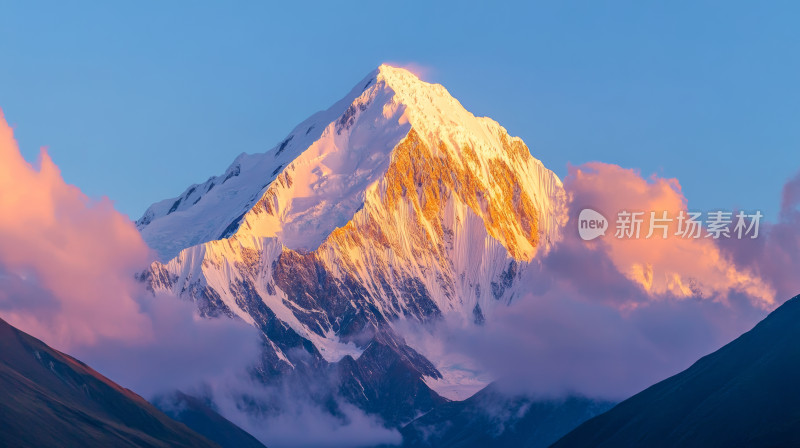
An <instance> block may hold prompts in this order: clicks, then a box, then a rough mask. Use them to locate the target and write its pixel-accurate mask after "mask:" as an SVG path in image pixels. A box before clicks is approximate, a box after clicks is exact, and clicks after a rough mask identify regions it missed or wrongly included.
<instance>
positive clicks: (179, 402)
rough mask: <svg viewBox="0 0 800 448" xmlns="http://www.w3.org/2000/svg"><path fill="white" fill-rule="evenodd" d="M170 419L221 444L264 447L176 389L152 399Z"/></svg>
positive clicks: (227, 447) (238, 447)
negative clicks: (154, 399)
mask: <svg viewBox="0 0 800 448" xmlns="http://www.w3.org/2000/svg"><path fill="white" fill-rule="evenodd" d="M153 404H155V405H156V406H157V407H158V408H159V409H161V410H162V411H164V413H165V414H167V415H168V416H170V417H172V418H173V419H175V420H177V421H179V422H181V423H183V424H185V425H186V426H188V427H189V428H191V429H192V430H194V431H197V433H199V434H202V435H203V436H205V437H207V438H209V439H210V440H213V441H214V442H216V443H218V444H219V445H220V446H221V447H222V448H265V447H264V445H263V444H262V443H261V442H259V441H258V439H256V438H255V437H253V436H251V435H250V434H248V433H247V432H246V431H244V430H243V429H241V428H239V427H238V426H236V425H234V424H233V423H231V422H229V421H228V420H226V419H225V418H224V417H222V416H221V415H219V414H218V413H217V411H216V410H214V409H213V408H212V407H211V406H210V405H209V404H208V403H206V402H205V401H203V400H201V399H199V398H196V397H192V396H190V395H186V394H184V393H182V392H176V393H174V394H172V395H170V396H165V397H161V398H160V399H158V400H156V401H154V402H153Z"/></svg>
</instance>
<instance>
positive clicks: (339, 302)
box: [137, 65, 564, 423]
mask: <svg viewBox="0 0 800 448" xmlns="http://www.w3.org/2000/svg"><path fill="white" fill-rule="evenodd" d="M563 200H564V193H563V190H562V187H561V182H560V181H559V179H558V178H557V177H556V176H555V175H554V174H553V173H552V172H551V171H549V170H548V169H546V168H545V167H544V166H543V165H542V164H541V163H540V162H539V161H538V160H536V159H534V158H533V157H532V156H531V154H530V152H529V150H528V148H527V147H526V146H525V144H524V143H523V142H522V141H521V140H520V139H519V138H515V137H511V136H509V135H508V134H507V132H506V131H505V129H504V128H502V127H501V126H500V125H499V124H497V123H496V122H495V121H493V120H491V119H488V118H479V117H475V116H474V115H472V114H471V113H469V112H468V111H466V110H465V109H464V108H463V107H462V106H461V105H460V103H458V101H457V100H455V99H454V98H453V97H452V96H450V95H449V93H448V92H447V91H446V90H445V89H444V87H442V86H440V85H432V84H428V83H425V82H423V81H421V80H419V79H418V78H417V77H415V76H414V75H413V74H411V73H409V72H408V71H405V70H403V69H398V68H394V67H389V66H386V65H383V66H381V67H380V68H379V69H378V70H376V71H375V72H373V73H371V74H370V75H369V76H367V77H366V78H365V79H364V80H362V82H360V83H359V84H358V85H357V86H356V87H355V88H354V89H353V90H352V91H351V92H350V93H349V94H348V95H347V96H346V97H345V98H343V99H342V100H341V101H339V102H338V103H337V104H335V105H334V106H332V107H331V108H330V109H328V110H326V111H323V112H319V113H317V114H315V115H314V116H312V117H311V118H309V119H308V120H306V121H305V122H303V123H301V124H300V125H299V126H298V127H297V128H295V129H294V130H293V131H292V133H291V134H290V135H289V136H288V137H287V138H286V139H284V140H283V141H282V142H281V143H279V144H278V145H277V146H276V147H275V148H273V149H271V150H269V151H267V152H266V153H263V154H256V155H244V154H243V155H241V156H239V157H238V158H237V159H236V161H234V163H233V164H232V165H231V167H229V168H228V170H226V172H225V173H224V174H222V175H220V176H218V177H213V178H211V179H209V180H208V181H206V182H205V183H203V184H200V185H193V186H191V187H190V188H188V189H187V190H186V192H184V193H183V194H182V195H181V196H180V197H178V198H173V199H168V200H165V201H162V202H159V203H157V204H154V205H153V206H151V207H150V208H149V209H148V210H147V212H146V213H145V214H144V216H143V217H142V218H141V219H140V220H139V221H137V226H138V228H139V229H140V231H141V232H142V235H143V236H144V238H145V240H146V241H147V242H148V243H149V244H150V245H151V246H152V247H153V248H154V249H156V250H157V251H158V252H159V254H160V255H161V256H162V258H163V260H162V261H158V262H155V263H153V265H152V266H151V269H150V270H149V271H147V272H145V273H143V274H142V276H141V279H142V280H143V281H145V282H147V283H148V284H149V286H150V287H151V288H152V289H153V290H154V291H171V292H174V293H177V294H180V295H181V296H182V297H186V298H187V299H190V300H193V301H194V302H195V303H196V304H197V305H198V307H199V309H200V312H201V314H202V315H204V316H207V317H218V316H223V315H224V316H228V317H235V318H241V319H243V320H245V321H247V322H249V323H251V324H253V325H255V326H257V327H258V328H260V329H261V330H262V332H263V334H264V336H265V339H264V340H265V343H264V344H265V350H264V359H263V363H262V369H261V372H260V373H261V374H262V375H263V378H264V380H265V381H270V379H274V378H278V377H282V376H286V375H292V374H295V373H297V372H301V371H314V370H319V369H320V368H324V369H328V370H332V371H335V372H337V378H339V387H340V392H341V393H342V394H343V395H344V396H346V397H348V399H350V400H351V401H353V402H356V403H358V404H359V405H360V406H361V407H362V408H364V409H367V410H370V411H373V412H376V413H378V414H381V415H383V416H384V418H386V419H387V420H388V421H390V422H395V423H401V422H404V421H408V420H410V419H411V418H413V417H414V416H415V415H416V414H418V413H419V412H421V411H425V410H428V409H430V408H431V407H432V406H433V405H435V404H436V403H441V402H442V401H445V400H446V399H445V398H443V397H441V396H439V395H438V394H437V393H436V392H435V391H433V390H431V389H430V387H429V386H428V384H434V382H433V381H431V380H441V378H442V372H440V370H438V369H437V367H436V366H434V365H433V364H432V363H431V362H429V361H428V360H427V359H425V357H423V356H422V355H420V354H419V353H417V351H415V350H414V348H413V347H409V346H408V345H407V344H406V343H405V342H404V341H403V339H402V338H401V337H399V336H398V334H397V332H396V331H395V326H396V325H397V323H398V322H401V321H405V320H412V321H415V322H429V321H431V320H436V319H439V318H441V317H443V316H445V315H447V316H448V317H449V318H456V319H461V320H463V321H464V322H469V323H470V324H481V323H482V322H484V321H485V320H486V319H490V318H491V314H492V310H493V309H494V308H495V307H497V306H503V305H505V304H507V303H509V302H510V301H512V300H513V299H514V297H515V295H516V294H517V293H518V291H517V289H516V286H517V279H518V278H519V277H520V276H521V275H522V273H523V272H524V270H525V268H526V266H527V264H528V263H530V262H531V261H532V260H533V259H534V258H535V256H536V255H537V253H540V252H542V251H547V250H548V249H549V247H550V245H551V243H552V242H554V241H555V240H556V239H558V238H559V235H558V233H557V229H558V228H559V225H558V224H559V221H560V220H562V219H563V215H564V212H563Z"/></svg>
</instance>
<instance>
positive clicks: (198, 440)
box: [0, 319, 218, 447]
mask: <svg viewBox="0 0 800 448" xmlns="http://www.w3.org/2000/svg"><path fill="white" fill-rule="evenodd" d="M0 445H2V446H4V447H54V446H60V447H72V446H75V447H217V446H218V445H216V444H215V443H213V442H211V441H209V440H208V439H206V438H205V437H203V436H201V435H199V434H197V433H195V432H193V431H192V430H190V429H189V428H187V427H186V426H184V425H183V424H181V423H178V422H176V421H174V420H172V419H170V418H169V417H167V416H166V415H164V414H163V413H161V411H159V410H158V409H156V408H155V407H153V406H152V405H151V404H150V403H148V402H147V401H145V400H144V399H143V398H142V397H140V396H138V395H136V394H135V393H133V392H131V391H129V390H127V389H124V388H122V387H120V386H118V385H117V384H115V383H113V382H111V381H110V380H109V379H107V378H105V377H104V376H102V375H100V374H99V373H97V372H95V371H94V370H92V369H91V368H90V367H88V366H86V365H85V364H83V363H81V362H80V361H78V360H76V359H74V358H72V357H70V356H68V355H65V354H63V353H61V352H58V351H56V350H53V349H52V348H50V347H48V346H47V345H45V344H44V343H43V342H41V341H39V340H38V339H35V338H33V337H31V336H29V335H27V334H25V333H23V332H21V331H19V330H17V329H15V328H14V327H12V326H11V325H9V324H8V323H6V322H5V321H3V320H2V319H0Z"/></svg>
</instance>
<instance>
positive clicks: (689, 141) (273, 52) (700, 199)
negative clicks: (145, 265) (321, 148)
mask: <svg viewBox="0 0 800 448" xmlns="http://www.w3.org/2000/svg"><path fill="white" fill-rule="evenodd" d="M219 3H220V4H217V5H212V4H211V3H210V2H177V1H175V2H173V1H153V2H91V3H90V2H85V3H81V2H51V3H43V2H22V1H20V2H15V4H12V3H10V2H6V1H4V0H0V108H2V109H3V111H4V112H5V114H6V118H7V119H8V121H9V122H10V123H11V124H12V125H14V126H15V128H16V135H17V138H18V140H19V141H20V143H21V145H22V149H23V152H24V154H25V156H26V157H27V158H28V159H29V160H33V159H34V158H35V156H36V154H37V153H38V148H39V147H40V146H47V147H48V148H49V151H50V153H51V154H52V156H53V158H54V159H55V161H56V163H57V164H58V165H59V166H60V167H61V169H62V171H63V174H64V177H65V178H66V180H67V181H68V182H70V183H74V184H76V185H78V186H79V187H80V188H81V189H83V190H84V191H85V192H87V193H88V194H90V195H92V196H100V195H107V196H109V197H110V198H112V199H113V200H114V201H115V202H116V205H117V208H118V209H119V210H120V211H122V212H124V213H127V214H129V215H131V216H132V217H134V218H137V217H138V216H139V215H140V214H141V213H142V212H143V211H144V209H145V208H146V207H147V206H148V205H149V204H150V203H151V202H154V201H157V200H160V199H163V198H165V197H171V196H176V195H178V194H179V193H180V192H182V191H183V190H184V189H185V188H186V187H187V186H188V185H189V184H191V183H194V182H200V181H204V180H205V179H206V178H208V177H209V176H211V175H213V174H219V173H221V172H223V171H224V169H225V168H226V167H227V166H228V164H229V163H230V162H231V161H232V160H233V158H234V157H235V156H236V155H237V154H239V153H241V152H243V151H244V152H260V151H265V150H267V149H269V148H270V147H272V146H273V145H274V144H275V143H276V142H278V141H280V140H281V139H282V138H283V137H284V136H285V135H286V134H287V133H288V132H289V131H290V130H291V129H292V128H293V127H294V125H295V124H297V123H298V122H300V121H301V120H303V119H305V118H306V117H307V116H308V115H310V114H311V113H313V112H315V111H317V110H319V109H323V108H326V107H328V106H329V105H330V104H332V103H333V102H334V101H335V100H337V99H339V98H340V97H341V96H343V95H344V94H345V93H347V91H348V90H349V89H350V88H351V87H352V86H353V85H354V84H355V83H356V82H357V81H358V80H359V79H361V78H362V77H363V76H365V75H366V73H367V72H369V71H370V70H372V69H374V68H375V67H377V65H379V64H380V63H381V62H383V61H395V62H400V63H416V64H419V65H422V66H425V67H428V68H429V69H430V71H429V74H428V75H427V80H429V81H435V82H440V83H442V84H444V85H445V86H446V87H447V88H448V89H449V90H450V92H451V93H452V94H453V95H454V96H455V97H457V98H458V99H459V100H460V101H461V102H462V104H464V105H465V106H466V107H467V109H469V110H470V111H472V112H473V113H475V114H477V115H488V116H490V117H492V118H494V119H496V120H498V121H499V122H500V123H501V124H503V125H504V126H505V127H506V128H508V130H509V131H510V132H511V133H512V134H514V135H519V136H521V137H522V138H523V139H524V140H525V141H526V142H527V143H528V146H529V147H530V148H531V150H532V152H533V154H534V156H536V157H537V158H539V159H541V160H542V161H543V162H544V163H545V164H546V165H547V166H548V167H550V168H551V169H553V170H554V171H555V172H556V173H558V174H559V175H560V176H562V177H563V176H564V175H565V174H566V166H567V163H572V164H581V163H583V162H587V161H591V160H600V161H604V162H610V163H616V164H619V165H622V166H625V167H635V168H639V169H641V170H642V172H643V173H645V174H649V173H651V172H656V173H658V174H659V175H663V176H669V177H677V178H678V179H679V180H680V182H681V184H682V185H683V187H684V192H685V194H686V195H687V197H689V200H690V207H692V208H698V209H704V210H709V209H713V208H720V207H723V208H730V207H743V208H746V209H761V210H763V211H765V212H766V213H767V216H768V217H774V216H775V214H776V213H777V210H778V206H779V200H780V198H779V194H780V188H781V186H782V185H783V183H784V182H785V181H786V180H787V179H788V178H789V177H790V176H791V175H792V174H793V173H795V172H796V171H797V170H798V169H800V86H799V85H798V83H800V25H798V24H800V4H798V3H797V2H793V1H784V2H780V1H773V2H750V1H718V2H699V1H669V2H643V1H627V2H602V1H586V2H568V1H549V2H530V3H519V4H507V5H504V6H500V5H488V4H473V3H470V2H465V1H459V2H452V3H450V4H444V3H443V2H419V3H416V2H410V1H401V2H382V1H371V2H349V1H343V2H325V3H319V4H312V3H306V2H281V3H280V4H268V3H270V2H260V1H259V2H255V1H253V2H226V4H225V5H222V4H221V3H223V2H219ZM234 3H235V5H234ZM429 3H430V4H429ZM433 3H436V4H433Z"/></svg>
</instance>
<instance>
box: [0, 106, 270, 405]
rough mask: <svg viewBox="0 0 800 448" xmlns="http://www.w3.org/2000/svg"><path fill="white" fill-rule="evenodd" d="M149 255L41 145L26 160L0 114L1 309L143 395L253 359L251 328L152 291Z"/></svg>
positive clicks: (106, 203)
mask: <svg viewBox="0 0 800 448" xmlns="http://www.w3.org/2000/svg"><path fill="white" fill-rule="evenodd" d="M150 259H151V253H150V250H149V249H148V247H147V245H146V244H145V243H144V241H143V240H142V238H141V236H140V235H139V233H138V231H137V230H136V228H135V227H134V225H133V223H131V221H130V220H129V219H128V218H127V217H125V216H124V215H122V214H120V213H118V212H117V211H115V210H114V207H113V205H112V203H111V201H110V200H109V199H107V198H102V199H99V200H93V199H90V198H89V197H87V196H86V195H84V194H83V193H82V192H81V191H80V190H79V189H78V188H77V187H75V186H72V185H67V184H66V183H65V182H64V180H63V179H62V177H61V174H60V172H59V170H58V168H57V167H56V166H55V164H54V163H53V161H52V160H51V159H50V157H49V156H48V155H47V153H46V152H45V151H44V150H43V151H42V152H41V154H40V156H39V160H38V162H37V163H36V166H34V165H32V164H30V163H28V162H26V161H25V160H24V159H23V157H22V155H21V154H20V151H19V149H18V147H17V143H16V141H15V140H14V136H13V131H12V129H11V128H10V127H9V126H8V125H7V124H6V122H5V119H4V118H3V116H2V113H1V112H0V317H2V318H3V319H5V320H6V321H8V322H9V323H10V324H12V325H14V326H15V327H17V328H19V329H21V330H23V331H25V332H27V333H29V334H32V335H33V336H35V337H37V338H40V339H42V340H43V341H44V342H46V343H48V344H50V345H52V346H53V347H55V348H57V349H59V350H63V351H66V352H68V353H70V354H72V355H75V356H77V357H78V358H81V359H82V360H83V361H86V362H87V363H89V364H91V365H93V366H95V367H96V368H97V369H98V370H99V371H101V372H102V373H105V374H106V375H108V376H109V377H111V378H112V379H114V380H117V381H121V383H122V384H123V385H124V386H127V387H132V388H134V389H135V390H137V391H139V392H140V393H145V394H146V393H155V391H156V390H157V389H158V388H166V389H167V390H169V389H170V388H174V387H181V386H185V385H188V384H189V383H191V382H197V381H200V380H202V379H204V378H206V379H207V378H208V377H210V376H214V375H219V374H227V372H228V371H229V370H231V369H233V370H235V369H241V370H243V369H244V368H245V367H246V366H248V365H250V364H251V363H252V362H254V360H257V359H258V353H259V339H258V337H257V334H256V332H255V329H254V328H252V327H250V326H249V325H246V324H244V323H242V322H236V321H233V320H227V319H226V320H223V321H219V322H212V321H209V320H206V319H201V318H200V317H198V316H196V315H195V313H194V307H193V304H191V303H188V302H181V301H180V300H179V299H177V298H176V297H157V298H156V297H153V296H152V295H151V294H150V293H148V292H147V291H146V290H145V289H144V286H143V285H142V284H140V283H139V282H137V281H136V280H135V278H134V274H135V273H136V272H140V271H142V270H143V269H144V268H145V267H146V266H147V265H148V264H149V262H150Z"/></svg>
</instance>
